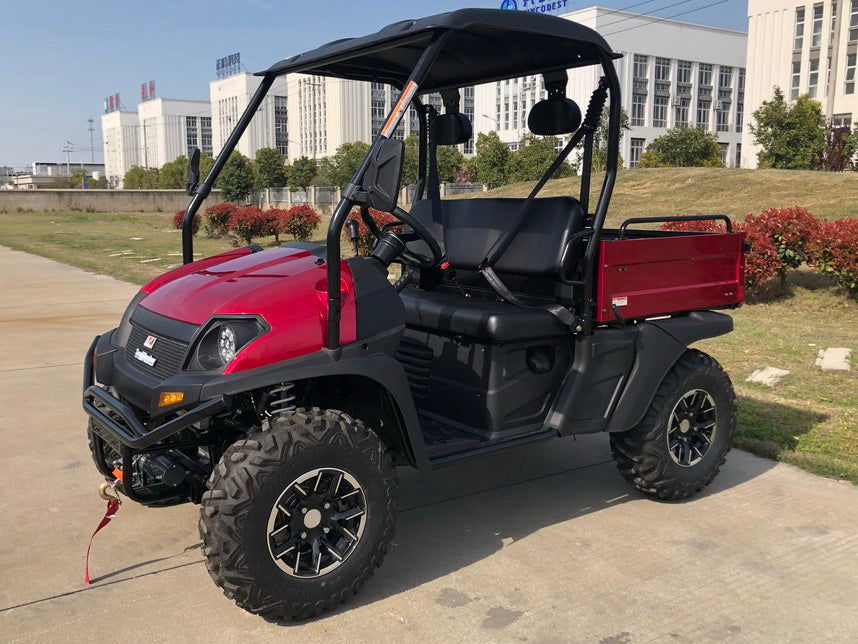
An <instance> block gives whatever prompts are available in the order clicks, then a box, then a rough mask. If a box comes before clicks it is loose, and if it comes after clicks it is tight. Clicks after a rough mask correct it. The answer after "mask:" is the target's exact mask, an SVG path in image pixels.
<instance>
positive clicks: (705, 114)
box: [696, 100, 712, 130]
mask: <svg viewBox="0 0 858 644" xmlns="http://www.w3.org/2000/svg"><path fill="white" fill-rule="evenodd" d="M711 108H712V102H711V101H700V100H698V101H697V121H696V125H697V127H699V128H703V129H704V130H708V129H709V110H710V109H711Z"/></svg>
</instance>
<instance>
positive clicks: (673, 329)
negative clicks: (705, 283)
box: [605, 311, 733, 432]
mask: <svg viewBox="0 0 858 644" xmlns="http://www.w3.org/2000/svg"><path fill="white" fill-rule="evenodd" d="M637 329H638V337H637V342H636V347H635V360H634V364H633V365H632V368H631V371H630V372H629V375H628V379H627V382H626V385H625V387H624V388H623V391H622V394H621V395H620V397H619V400H618V401H617V404H616V407H615V409H614V412H613V414H611V416H610V419H609V421H608V424H607V426H606V427H605V429H606V430H607V431H609V432H622V431H626V430H628V429H631V428H632V427H634V426H635V425H637V424H638V423H639V422H640V421H641V420H642V419H643V417H644V414H646V411H647V409H648V408H649V405H650V403H651V402H652V399H653V397H654V396H655V392H656V390H657V389H658V386H659V385H660V384H661V382H662V380H664V377H665V375H667V372H668V371H670V369H671V367H673V365H674V364H676V361H677V360H679V358H680V357H681V356H682V354H683V353H685V351H686V350H687V348H688V345H689V344H692V343H693V342H697V341H698V340H703V339H705V338H714V337H717V336H719V335H724V334H725V333H729V332H730V331H732V330H733V318H731V317H730V316H729V315H724V314H723V313H715V312H713V311H699V312H695V313H689V314H688V315H683V316H679V317H674V318H665V319H662V320H650V321H648V322H643V323H641V324H638V325H637Z"/></svg>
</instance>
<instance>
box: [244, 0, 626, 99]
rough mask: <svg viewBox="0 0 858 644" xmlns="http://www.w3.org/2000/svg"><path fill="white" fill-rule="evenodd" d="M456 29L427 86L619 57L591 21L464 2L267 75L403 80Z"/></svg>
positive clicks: (299, 58) (283, 64) (325, 48)
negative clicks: (433, 43) (439, 38)
mask: <svg viewBox="0 0 858 644" xmlns="http://www.w3.org/2000/svg"><path fill="white" fill-rule="evenodd" d="M445 31H446V32H449V33H448V34H447V39H446V40H445V42H444V46H443V48H442V49H441V52H440V53H439V55H438V58H437V59H436V61H435V63H434V65H432V68H431V70H430V71H429V74H428V76H427V77H426V79H425V80H424V82H423V83H422V84H421V86H420V92H421V93H423V92H429V91H438V90H442V89H448V88H456V87H463V86H466V85H475V84H478V83H486V82H490V81H495V80H501V79H504V78H516V77H519V76H527V75H530V74H538V73H543V72H548V71H553V70H558V69H567V68H571V67H581V66H584V65H592V64H596V63H599V62H600V61H601V59H602V56H608V57H618V55H617V54H614V53H612V52H611V48H610V46H609V45H608V43H607V42H605V39H604V38H602V36H600V35H599V34H598V33H596V32H595V31H594V30H592V29H590V28H589V27H585V26H583V25H580V24H578V23H576V22H572V21H571V20H565V19H563V18H559V17H556V16H550V15H545V14H537V13H530V12H524V11H506V10H500V9H460V10H458V11H450V12H448V13H441V14H438V15H435V16H429V17H427V18H421V19H419V20H403V21H400V22H395V23H393V24H390V25H387V26H386V27H384V28H383V29H381V30H379V31H377V32H376V33H374V34H370V35H368V36H362V37H359V38H344V39H342V40H335V41H333V42H330V43H327V44H325V45H322V46H321V47H318V48H316V49H313V50H310V51H308V52H305V53H303V54H298V55H296V56H292V57H291V58H287V59H285V60H282V61H280V62H279V63H276V64H275V65H272V66H271V67H270V68H268V69H267V70H265V71H263V72H259V75H268V74H275V75H280V74H287V73H307V74H318V75H321V76H334V77H337V78H346V79H350V80H361V81H378V82H385V83H392V84H393V85H397V86H402V85H404V84H405V82H406V81H407V80H408V76H409V75H410V73H411V70H412V69H413V68H414V66H415V64H416V63H417V60H418V59H419V57H420V55H421V54H422V53H423V50H424V49H425V47H426V45H427V44H428V43H429V42H430V40H431V39H432V37H433V36H434V35H435V34H436V33H438V32H445Z"/></svg>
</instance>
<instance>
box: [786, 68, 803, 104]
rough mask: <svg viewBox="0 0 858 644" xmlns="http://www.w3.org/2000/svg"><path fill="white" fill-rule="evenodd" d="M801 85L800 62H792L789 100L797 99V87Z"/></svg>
mask: <svg viewBox="0 0 858 644" xmlns="http://www.w3.org/2000/svg"><path fill="white" fill-rule="evenodd" d="M799 83H801V61H800V60H794V61H793V63H792V85H790V92H789V97H790V100H793V101H794V100H795V99H797V98H798V87H799Z"/></svg>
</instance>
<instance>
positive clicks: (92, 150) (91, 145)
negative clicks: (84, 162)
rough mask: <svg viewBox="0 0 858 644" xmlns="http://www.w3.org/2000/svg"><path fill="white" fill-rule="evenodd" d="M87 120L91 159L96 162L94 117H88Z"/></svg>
mask: <svg viewBox="0 0 858 644" xmlns="http://www.w3.org/2000/svg"><path fill="white" fill-rule="evenodd" d="M87 122H88V123H89V153H90V159H91V161H92V162H93V163H95V143H94V141H93V138H92V122H93V121H92V118H88V119H87Z"/></svg>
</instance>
